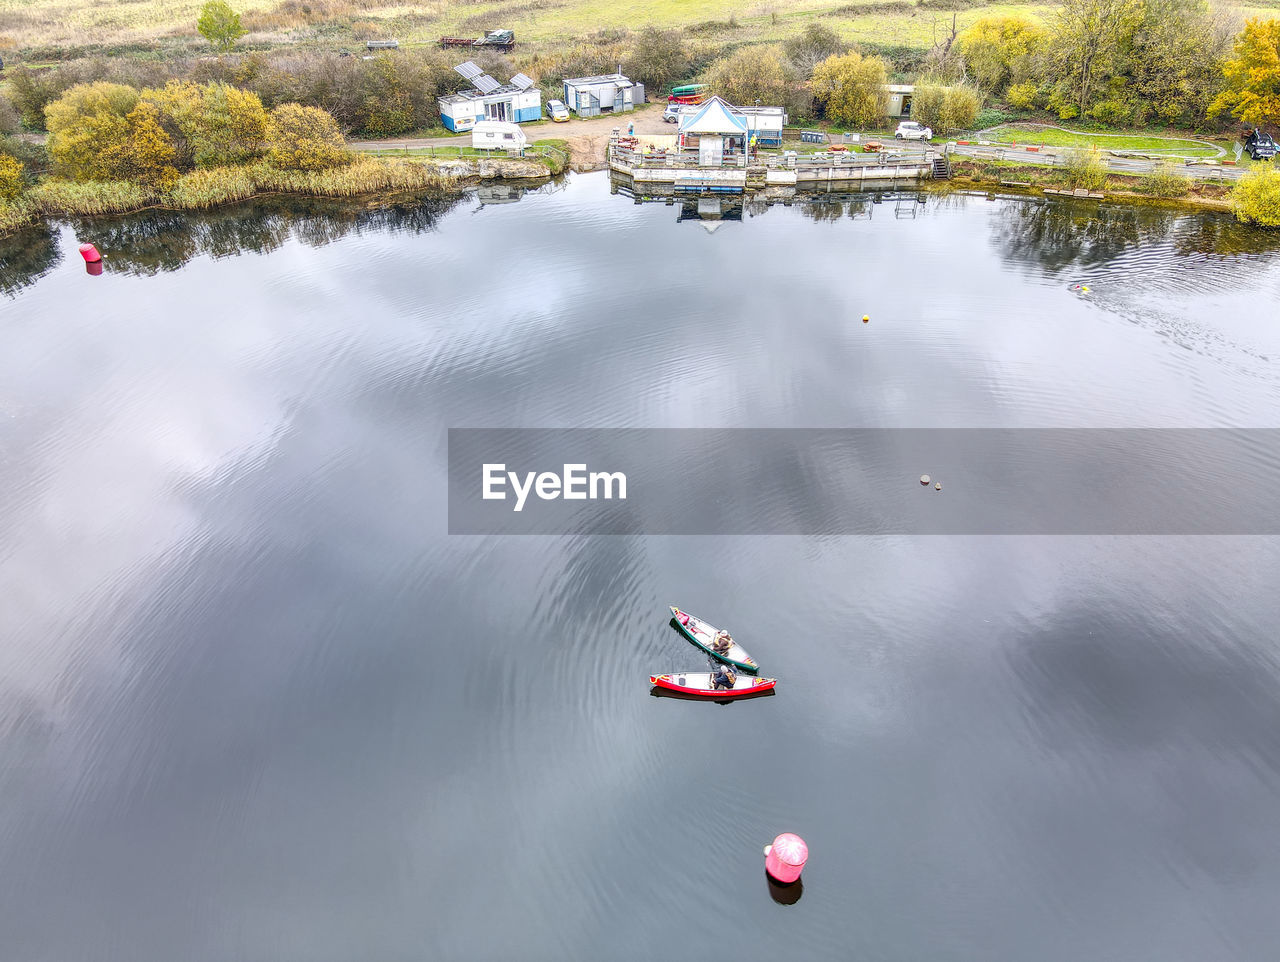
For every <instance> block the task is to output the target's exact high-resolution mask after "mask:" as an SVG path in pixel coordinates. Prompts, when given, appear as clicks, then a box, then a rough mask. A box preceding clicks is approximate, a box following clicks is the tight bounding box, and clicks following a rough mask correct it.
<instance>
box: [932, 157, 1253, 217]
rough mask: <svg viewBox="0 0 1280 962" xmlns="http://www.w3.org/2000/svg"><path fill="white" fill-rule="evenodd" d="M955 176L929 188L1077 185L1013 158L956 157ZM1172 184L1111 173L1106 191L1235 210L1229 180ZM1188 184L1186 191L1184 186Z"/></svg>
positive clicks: (1114, 196)
mask: <svg viewBox="0 0 1280 962" xmlns="http://www.w3.org/2000/svg"><path fill="white" fill-rule="evenodd" d="M951 168H952V179H951V180H949V181H928V182H926V189H928V190H941V191H947V190H955V189H957V188H959V189H971V188H982V189H990V188H997V189H999V190H1001V191H1028V192H1033V193H1037V194H1039V193H1040V192H1041V191H1042V190H1043V189H1044V188H1046V187H1049V188H1055V189H1059V190H1062V189H1068V188H1071V187H1073V186H1074V185H1073V184H1072V183H1071V181H1070V179H1069V174H1068V172H1067V171H1065V170H1062V169H1061V168H1056V167H1039V166H1033V165H1030V164H1018V163H1013V162H1009V161H996V160H991V161H984V160H953V161H952V165H951ZM1175 176H1176V175H1175ZM1175 186H1176V189H1169V187H1168V186H1167V185H1166V184H1165V183H1164V182H1163V181H1162V179H1161V178H1160V177H1158V176H1151V175H1148V176H1133V177H1130V176H1125V175H1119V174H1109V175H1107V178H1106V184H1105V186H1104V187H1103V188H1102V192H1103V193H1105V194H1106V196H1107V199H1108V200H1122V201H1124V202H1125V203H1136V204H1149V205H1155V206H1161V207H1175V208H1188V209H1198V210H1206V209H1208V210H1221V211H1230V210H1231V202H1230V196H1231V188H1230V187H1229V186H1227V185H1225V184H1208V183H1202V182H1186V183H1185V185H1184V184H1182V183H1181V182H1179V183H1178V184H1177V185H1175ZM1184 187H1185V192H1183V188H1184Z"/></svg>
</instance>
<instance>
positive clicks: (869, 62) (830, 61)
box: [813, 53, 889, 127]
mask: <svg viewBox="0 0 1280 962" xmlns="http://www.w3.org/2000/svg"><path fill="white" fill-rule="evenodd" d="M888 79H889V74H888V69H887V67H886V66H885V62H884V61H883V60H881V59H880V58H879V57H864V56H863V55H862V54H860V53H847V54H844V55H843V56H836V57H828V58H827V59H826V60H824V61H822V63H820V64H818V66H817V67H816V68H814V71H813V93H814V96H815V97H817V99H818V102H819V103H821V104H822V108H823V110H824V111H825V112H826V115H827V116H828V117H829V118H830V119H832V120H834V121H836V122H837V123H840V124H845V125H847V126H850V127H875V126H878V125H879V124H881V123H883V121H884V118H885V114H886V113H887V112H888V110H889V91H888V88H887V87H886V84H887V83H888Z"/></svg>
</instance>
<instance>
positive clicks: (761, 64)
mask: <svg viewBox="0 0 1280 962" xmlns="http://www.w3.org/2000/svg"><path fill="white" fill-rule="evenodd" d="M707 80H708V82H709V83H710V84H711V89H712V90H713V91H715V93H717V94H719V95H720V96H721V97H723V98H724V99H725V100H727V101H729V102H730V103H732V104H743V105H745V104H751V103H753V102H754V101H756V100H759V101H760V102H761V103H762V104H764V105H766V106H771V107H777V106H782V107H786V108H787V109H788V110H789V111H790V112H791V113H802V112H803V111H804V110H805V108H806V107H807V106H808V104H807V103H806V100H807V98H805V97H804V95H803V92H802V90H801V88H800V81H799V77H797V75H796V71H795V68H794V67H792V66H791V64H790V63H788V62H787V61H786V59H785V58H784V57H783V56H782V51H781V49H779V48H778V47H744V48H742V49H741V50H739V51H737V52H736V53H734V54H732V55H731V56H728V57H724V58H722V59H720V60H717V61H716V62H715V63H713V64H712V65H711V67H710V69H709V70H708V71H707Z"/></svg>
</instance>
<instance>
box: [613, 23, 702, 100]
mask: <svg viewBox="0 0 1280 962" xmlns="http://www.w3.org/2000/svg"><path fill="white" fill-rule="evenodd" d="M689 66H690V59H689V51H688V50H686V49H685V46H684V41H683V40H682V39H681V37H680V34H679V32H678V31H675V30H659V29H658V28H657V27H645V28H644V30H642V31H640V35H639V36H638V37H637V38H636V41H635V44H634V45H633V46H632V48H631V56H630V57H628V58H627V61H626V64H625V68H626V73H627V76H628V77H630V78H631V79H633V80H639V81H641V82H642V83H644V84H645V85H646V86H647V87H651V88H653V89H655V90H657V89H661V88H664V87H670V86H671V85H672V84H673V83H675V82H676V81H677V80H681V79H683V78H684V77H685V76H686V75H687V74H688V73H689Z"/></svg>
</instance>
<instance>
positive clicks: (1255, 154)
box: [1244, 130, 1280, 160]
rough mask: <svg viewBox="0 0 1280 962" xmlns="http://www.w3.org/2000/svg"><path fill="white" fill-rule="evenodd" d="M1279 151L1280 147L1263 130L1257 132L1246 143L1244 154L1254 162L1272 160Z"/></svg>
mask: <svg viewBox="0 0 1280 962" xmlns="http://www.w3.org/2000/svg"><path fill="white" fill-rule="evenodd" d="M1277 151H1280V145H1277V144H1276V142H1275V140H1274V139H1272V137H1271V135H1270V134H1268V133H1266V132H1265V131H1262V130H1255V131H1254V132H1253V133H1251V134H1250V135H1249V137H1248V139H1247V140H1245V142H1244V152H1245V153H1246V154H1248V155H1249V156H1250V157H1252V158H1253V159H1254V160H1270V159H1271V158H1272V157H1274V156H1275V155H1276V152H1277Z"/></svg>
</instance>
